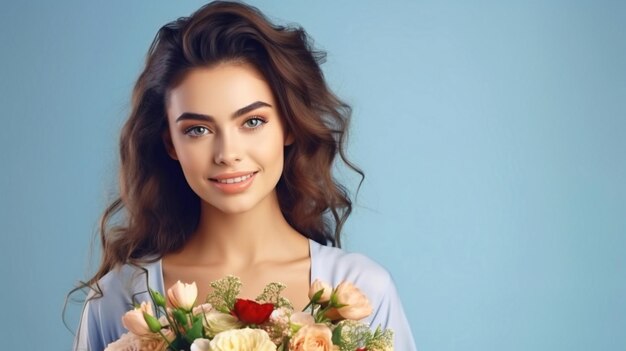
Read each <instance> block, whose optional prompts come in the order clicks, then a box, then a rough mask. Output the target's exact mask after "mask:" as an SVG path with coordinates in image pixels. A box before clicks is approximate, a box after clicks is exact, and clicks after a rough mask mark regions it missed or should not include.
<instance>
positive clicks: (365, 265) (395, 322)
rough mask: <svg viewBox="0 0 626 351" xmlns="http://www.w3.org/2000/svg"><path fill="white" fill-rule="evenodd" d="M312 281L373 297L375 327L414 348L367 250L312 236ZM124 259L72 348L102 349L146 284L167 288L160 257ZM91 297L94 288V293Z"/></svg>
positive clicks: (402, 350) (389, 284)
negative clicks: (349, 286)
mask: <svg viewBox="0 0 626 351" xmlns="http://www.w3.org/2000/svg"><path fill="white" fill-rule="evenodd" d="M309 252H310V256H311V277H310V280H311V282H312V281H313V280H315V279H320V280H322V281H325V282H327V283H329V284H330V285H332V286H337V285H338V284H339V283H341V282H342V281H344V280H345V281H349V282H351V283H353V284H354V285H355V286H357V287H358V288H359V289H360V290H361V291H362V292H363V293H364V294H365V295H366V296H367V297H368V299H369V300H370V303H371V305H372V309H373V312H372V314H371V315H370V316H369V317H367V318H365V320H364V321H365V322H367V323H369V324H370V326H371V328H372V329H375V328H376V326H378V325H380V326H381V327H383V328H391V329H392V330H393V331H394V349H395V350H398V351H415V350H416V348H415V343H414V341H413V336H412V334H411V329H410V327H409V324H408V321H407V319H406V316H405V314H404V310H403V308H402V303H401V301H400V298H399V296H398V293H397V291H396V287H395V284H394V282H393V279H392V278H391V276H390V274H389V272H388V271H387V270H386V269H385V268H383V267H382V266H380V265H379V264H378V263H376V262H374V261H373V260H371V259H370V258H368V257H367V256H364V255H362V254H358V253H348V252H346V251H343V250H341V249H338V248H335V247H330V246H324V245H321V244H319V243H317V242H315V241H313V240H309ZM142 267H143V268H144V269H145V272H147V277H146V274H145V272H144V270H143V269H141V268H139V267H136V266H132V265H127V264H126V265H123V266H121V267H119V268H118V269H115V270H112V271H110V272H109V273H107V274H106V275H105V276H104V277H102V279H100V281H99V286H100V289H101V291H102V296H101V297H95V298H93V299H90V300H88V301H87V303H86V304H85V306H84V308H83V314H82V317H81V322H80V326H79V329H78V331H77V333H76V339H75V340H74V350H77V351H78V350H89V351H100V350H104V348H105V347H106V346H107V345H108V344H109V343H111V342H113V341H115V340H117V339H119V338H120V336H121V335H122V334H124V333H126V332H127V331H126V329H125V328H124V326H123V325H122V316H123V315H124V313H126V312H127V311H128V310H130V309H131V306H132V305H133V301H147V300H149V299H150V297H149V295H148V292H147V286H150V287H151V288H152V289H155V290H158V291H159V292H161V293H162V294H163V293H164V292H165V289H164V286H163V271H162V267H161V260H157V261H155V262H153V263H148V264H145V265H143V266H142ZM90 295H91V296H88V298H89V297H92V296H93V293H92V294H90Z"/></svg>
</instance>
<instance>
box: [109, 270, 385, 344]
mask: <svg viewBox="0 0 626 351" xmlns="http://www.w3.org/2000/svg"><path fill="white" fill-rule="evenodd" d="M241 284H242V283H241V280H240V279H239V278H237V277H234V276H228V277H226V278H223V279H220V280H217V281H214V282H212V283H211V287H212V288H213V291H212V292H211V293H210V294H209V295H208V296H207V298H206V301H205V303H202V304H196V298H197V295H198V289H197V287H196V284H195V282H194V283H191V284H184V283H181V282H180V281H178V282H177V283H176V284H174V286H172V287H171V288H170V289H168V290H167V298H165V297H164V296H163V295H161V294H160V293H159V292H157V291H154V290H150V296H151V299H152V301H144V302H142V303H141V304H139V305H136V306H135V308H134V309H132V310H130V311H128V312H126V314H125V315H124V316H123V317H122V323H123V325H124V327H126V329H128V333H126V334H124V335H122V337H121V338H120V339H119V340H117V341H115V342H113V343H111V344H109V345H108V347H107V348H106V350H105V351H139V350H141V351H143V350H155V351H170V350H171V351H179V350H189V351H226V350H229V351H237V350H240V351H244V350H245V351H270V350H272V351H274V350H276V351H281V350H282V351H288V350H291V351H309V350H324V351H327V350H333V351H365V350H367V351H389V350H393V332H392V331H391V330H389V329H385V330H383V329H381V328H380V327H377V328H376V330H375V331H372V330H371V329H370V327H369V326H368V325H367V324H364V323H362V322H359V320H360V319H363V318H365V317H367V316H368V315H369V314H371V313H372V308H371V306H370V303H369V301H368V299H367V298H366V297H365V296H364V295H363V293H362V292H361V291H360V290H359V289H358V288H356V287H355V286H354V285H353V284H351V283H349V282H342V283H341V284H339V285H337V286H336V287H335V288H332V287H331V286H330V285H328V284H327V283H324V282H321V281H319V280H315V281H314V282H313V284H312V285H311V288H310V290H309V300H310V302H309V304H308V305H307V306H306V307H305V308H304V310H303V311H302V312H296V311H294V309H293V307H292V306H291V303H290V302H289V301H288V300H287V299H286V298H284V297H282V296H280V294H281V291H282V290H284V289H285V286H284V285H283V284H280V283H270V284H268V285H267V286H266V287H265V289H264V290H263V292H262V293H261V294H260V295H259V296H258V297H257V298H256V299H255V300H246V299H240V298H238V295H239V291H240V288H241ZM168 302H169V304H168Z"/></svg>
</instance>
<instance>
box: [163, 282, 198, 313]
mask: <svg viewBox="0 0 626 351" xmlns="http://www.w3.org/2000/svg"><path fill="white" fill-rule="evenodd" d="M197 297H198V288H197V287H196V282H193V283H191V284H185V283H181V282H180V280H179V281H177V282H176V284H174V286H172V287H171V288H169V289H168V290H167V299H168V300H169V302H170V304H171V305H172V307H174V308H180V309H183V310H185V311H191V309H192V308H193V304H194V303H195V302H196V298H197Z"/></svg>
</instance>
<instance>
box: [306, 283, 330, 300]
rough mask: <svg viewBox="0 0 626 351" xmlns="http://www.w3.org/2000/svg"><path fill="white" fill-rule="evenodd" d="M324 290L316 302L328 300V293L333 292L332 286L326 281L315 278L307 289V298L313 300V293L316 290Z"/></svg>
mask: <svg viewBox="0 0 626 351" xmlns="http://www.w3.org/2000/svg"><path fill="white" fill-rule="evenodd" d="M322 289H323V290H324V292H323V293H322V296H320V298H319V300H317V301H316V302H317V303H324V302H328V301H329V300H330V294H331V293H332V292H333V288H332V287H331V286H330V285H328V284H327V283H326V282H323V281H321V280H319V279H315V281H314V282H313V284H311V288H310V289H309V299H310V300H313V295H315V294H316V293H317V292H318V291H320V290H322Z"/></svg>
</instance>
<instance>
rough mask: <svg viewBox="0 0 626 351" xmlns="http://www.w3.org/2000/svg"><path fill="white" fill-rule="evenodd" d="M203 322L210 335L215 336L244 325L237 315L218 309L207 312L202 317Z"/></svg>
mask: <svg viewBox="0 0 626 351" xmlns="http://www.w3.org/2000/svg"><path fill="white" fill-rule="evenodd" d="M202 324H203V325H204V330H205V331H206V333H207V335H208V336H209V337H213V336H215V335H216V334H218V333H221V332H223V331H226V330H231V329H238V328H241V327H242V326H243V324H242V323H241V322H240V321H239V320H238V319H237V317H235V316H232V315H230V314H227V313H222V312H219V311H216V310H210V311H209V312H208V313H205V314H204V316H203V317H202Z"/></svg>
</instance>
